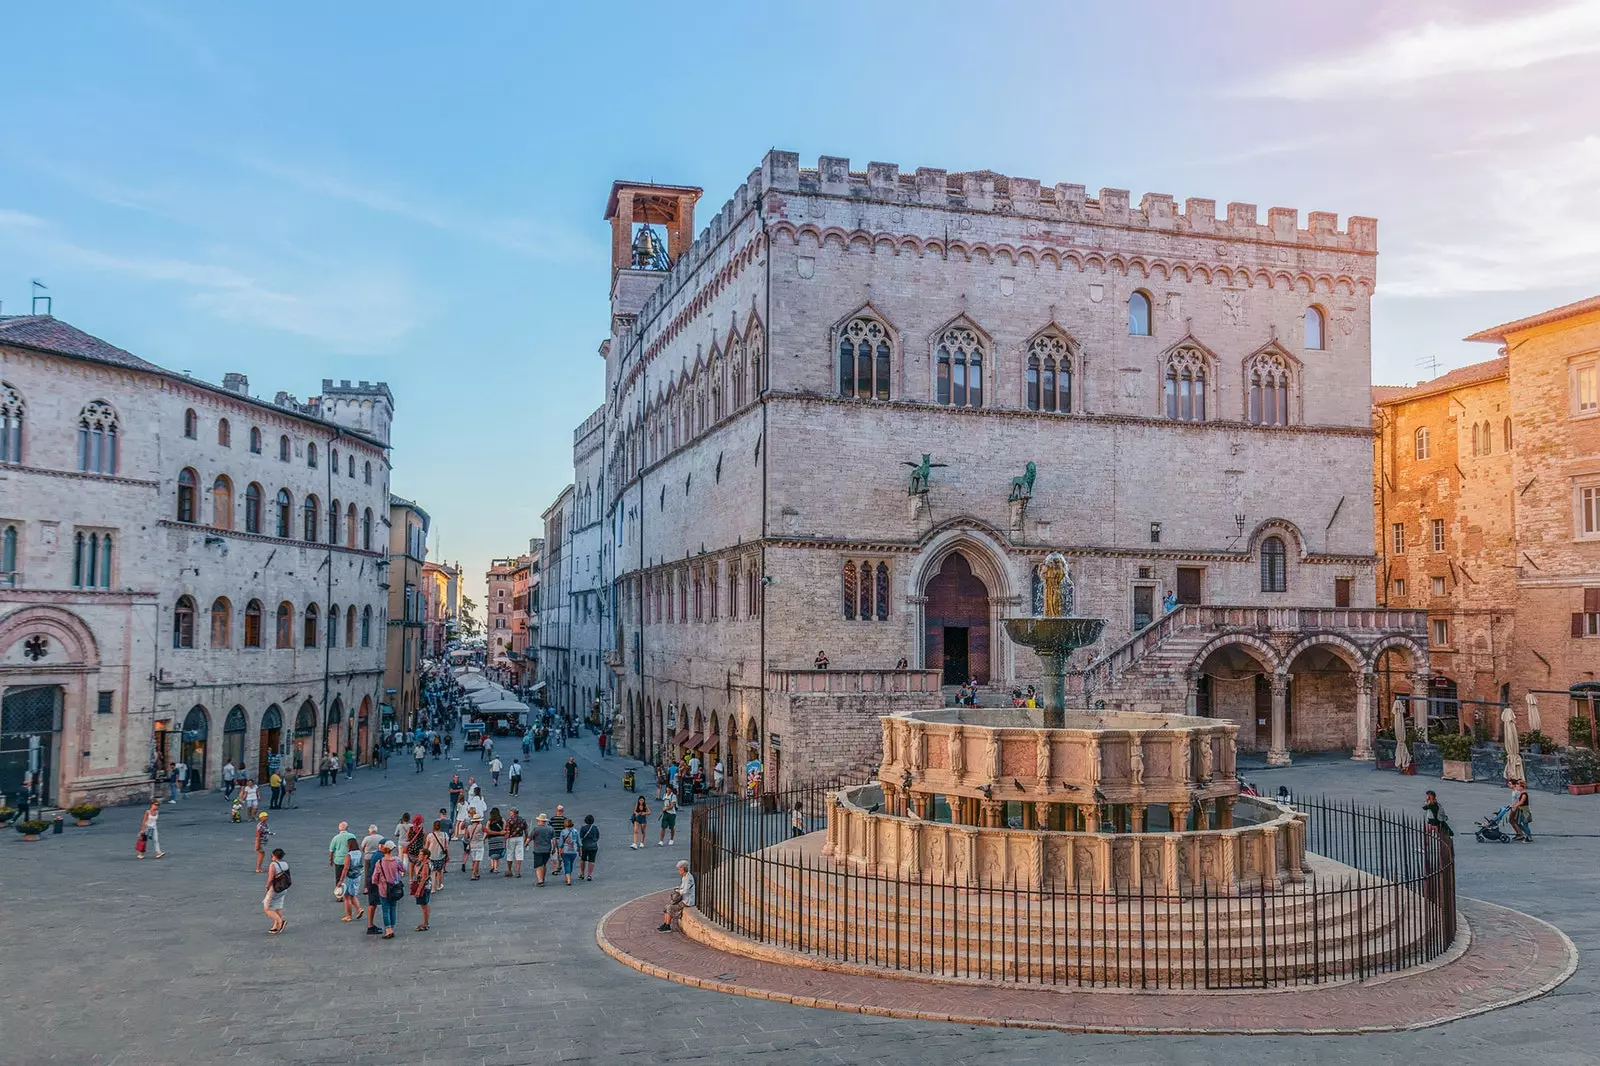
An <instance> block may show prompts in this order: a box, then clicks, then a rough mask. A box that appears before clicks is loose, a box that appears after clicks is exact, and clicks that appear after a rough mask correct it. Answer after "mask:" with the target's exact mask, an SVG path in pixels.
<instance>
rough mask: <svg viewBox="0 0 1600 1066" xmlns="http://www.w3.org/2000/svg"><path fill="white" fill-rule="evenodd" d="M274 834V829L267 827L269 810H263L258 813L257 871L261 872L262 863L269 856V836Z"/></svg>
mask: <svg viewBox="0 0 1600 1066" xmlns="http://www.w3.org/2000/svg"><path fill="white" fill-rule="evenodd" d="M271 835H272V830H270V829H268V828H267V812H266V811H262V812H260V813H259V814H257V815H256V873H260V872H261V864H262V863H263V862H265V861H266V858H267V838H268V837H269V836H271Z"/></svg>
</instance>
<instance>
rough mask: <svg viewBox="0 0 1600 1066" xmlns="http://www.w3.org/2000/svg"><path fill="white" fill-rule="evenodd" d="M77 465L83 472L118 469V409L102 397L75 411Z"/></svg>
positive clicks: (94, 472) (106, 472)
mask: <svg viewBox="0 0 1600 1066" xmlns="http://www.w3.org/2000/svg"><path fill="white" fill-rule="evenodd" d="M0 447H3V445H0ZM78 469H79V470H81V471H83V472H84V473H86V474H115V473H116V472H117V412H116V411H114V410H113V409H112V407H111V405H110V404H108V403H106V402H105V401H104V400H95V401H94V402H93V403H90V404H88V405H87V406H85V407H84V409H83V410H82V411H80V412H79V413H78Z"/></svg>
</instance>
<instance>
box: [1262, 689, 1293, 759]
mask: <svg viewBox="0 0 1600 1066" xmlns="http://www.w3.org/2000/svg"><path fill="white" fill-rule="evenodd" d="M1268 682H1269V684H1270V685H1271V687H1272V741H1271V744H1270V746H1269V747H1268V748H1267V764H1268V765H1269V766H1288V765H1289V675H1288V674H1273V675H1272V676H1271V677H1270V678H1269V679H1268Z"/></svg>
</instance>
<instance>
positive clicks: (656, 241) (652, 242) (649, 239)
mask: <svg viewBox="0 0 1600 1066" xmlns="http://www.w3.org/2000/svg"><path fill="white" fill-rule="evenodd" d="M633 268H634V269H635V270H671V269H672V260H671V259H670V258H669V257H668V256H667V245H666V242H665V241H663V240H662V239H661V238H660V237H658V236H656V231H655V227H653V226H651V225H650V223H648V222H646V223H645V224H644V225H642V226H640V227H639V232H638V234H637V235H635V236H634V238H633Z"/></svg>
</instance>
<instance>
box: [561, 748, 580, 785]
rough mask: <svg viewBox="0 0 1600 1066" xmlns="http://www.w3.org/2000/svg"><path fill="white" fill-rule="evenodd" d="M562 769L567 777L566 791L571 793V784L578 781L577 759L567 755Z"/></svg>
mask: <svg viewBox="0 0 1600 1066" xmlns="http://www.w3.org/2000/svg"><path fill="white" fill-rule="evenodd" d="M563 769H564V770H565V771H566V775H567V791H568V792H571V791H572V786H573V783H574V782H576V781H577V780H578V757H577V756H576V755H568V756H567V762H566V765H565V766H564V767H563Z"/></svg>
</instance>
